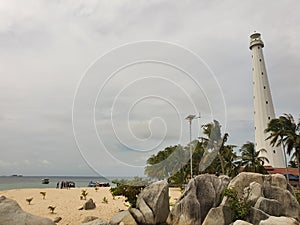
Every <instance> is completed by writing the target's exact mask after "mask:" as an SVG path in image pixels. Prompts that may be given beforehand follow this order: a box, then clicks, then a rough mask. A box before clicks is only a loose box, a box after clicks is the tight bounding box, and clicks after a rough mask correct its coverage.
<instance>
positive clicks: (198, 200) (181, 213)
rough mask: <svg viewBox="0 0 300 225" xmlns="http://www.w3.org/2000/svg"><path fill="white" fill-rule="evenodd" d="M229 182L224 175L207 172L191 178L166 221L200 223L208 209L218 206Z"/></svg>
mask: <svg viewBox="0 0 300 225" xmlns="http://www.w3.org/2000/svg"><path fill="white" fill-rule="evenodd" d="M228 183H229V178H228V177H226V176H222V177H219V178H218V177H216V176H213V175H209V174H204V175H200V176H197V177H196V178H194V179H192V180H191V181H190V182H189V183H188V186H187V188H186V190H185V191H184V193H183V194H182V195H181V197H180V198H179V199H178V200H177V202H176V203H175V205H174V207H173V208H172V211H171V212H170V214H169V216H168V219H167V223H168V224H172V225H189V224H202V222H203V221H204V219H205V217H206V215H207V213H208V211H209V210H210V209H211V208H213V207H217V206H219V204H220V202H221V197H222V194H223V191H224V189H225V188H226V187H227V185H228Z"/></svg>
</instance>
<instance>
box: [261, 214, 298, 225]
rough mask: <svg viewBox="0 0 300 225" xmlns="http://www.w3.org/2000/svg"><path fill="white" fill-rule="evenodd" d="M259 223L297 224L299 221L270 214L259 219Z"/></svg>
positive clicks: (275, 224) (273, 224)
mask: <svg viewBox="0 0 300 225" xmlns="http://www.w3.org/2000/svg"><path fill="white" fill-rule="evenodd" d="M259 225H299V222H298V221H297V220H295V219H293V218H288V217H283V216H281V217H275V216H270V217H269V218H268V219H266V220H263V221H261V222H260V223H259Z"/></svg>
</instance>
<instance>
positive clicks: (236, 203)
mask: <svg viewBox="0 0 300 225" xmlns="http://www.w3.org/2000/svg"><path fill="white" fill-rule="evenodd" d="M224 196H227V197H228V201H229V207H230V208H231V210H232V213H233V215H232V217H233V218H232V219H233V221H236V220H243V219H245V217H246V216H247V215H248V213H249V212H250V209H251V204H250V202H249V201H248V196H247V197H242V198H240V197H239V196H238V192H237V191H236V190H235V189H232V188H226V189H225V190H224Z"/></svg>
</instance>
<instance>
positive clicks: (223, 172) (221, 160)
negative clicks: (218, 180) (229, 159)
mask: <svg viewBox="0 0 300 225" xmlns="http://www.w3.org/2000/svg"><path fill="white" fill-rule="evenodd" d="M218 155H219V159H220V162H221V168H222V175H226V174H225V168H224V161H223V157H222V156H221V154H220V153H219V154H218Z"/></svg>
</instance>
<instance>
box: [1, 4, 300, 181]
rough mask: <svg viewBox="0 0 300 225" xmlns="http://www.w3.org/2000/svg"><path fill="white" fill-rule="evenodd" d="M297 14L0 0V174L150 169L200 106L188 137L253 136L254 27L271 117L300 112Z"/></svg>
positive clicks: (239, 7)
mask: <svg viewBox="0 0 300 225" xmlns="http://www.w3.org/2000/svg"><path fill="white" fill-rule="evenodd" d="M299 9H300V2H299V1H297V0H294V1H288V0H286V1H272V0H266V1H253V0H251V1H250V0H249V1H238V0H232V1H211V0H210V1H198V0H191V1H164V0H157V1H92V0H90V1H86V0H82V1H80V0H78V1H67V0H66V1H60V0H56V1H50V0H48V1H46V0H45V1H43V0H40V1H31V0H28V1H13V0H11V1H4V0H2V1H0V151H1V157H0V175H11V174H23V175H96V174H97V173H98V174H100V175H103V176H126V175H143V167H144V165H145V161H146V159H147V158H148V157H149V156H150V155H152V154H155V153H156V152H157V151H158V150H160V149H163V148H164V147H166V146H168V145H175V144H181V145H186V144H187V143H188V141H189V127H188V123H187V121H186V120H185V119H184V118H185V117H186V116H187V115H189V114H197V113H198V112H200V113H201V118H200V119H198V120H197V121H196V120H195V121H194V122H193V127H192V131H193V132H192V133H193V138H196V137H197V136H199V135H201V133H200V126H201V124H205V123H207V122H209V121H211V120H212V119H217V120H219V121H220V123H221V124H222V128H223V130H222V132H228V133H229V135H230V137H229V140H228V142H229V143H230V144H236V145H238V146H241V145H242V144H243V143H245V142H246V141H254V125H253V100H252V96H253V95H252V74H251V52H250V50H249V35H250V34H251V33H252V32H253V31H258V32H260V33H261V34H262V39H263V41H264V42H265V47H264V49H263V50H264V56H265V61H266V63H267V72H268V76H269V81H270V85H271V90H272V96H273V102H274V106H275V113H276V115H277V116H278V115H281V114H283V113H291V114H293V115H294V117H295V118H299V117H300V114H299V96H300V89H299V85H300V76H299V71H300V63H299V59H300V42H299V39H300V30H299V23H300V14H299ZM149 40H151V41H149ZM147 60H148V61H147ZM72 109H73V120H72ZM72 121H73V124H72Z"/></svg>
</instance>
